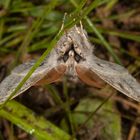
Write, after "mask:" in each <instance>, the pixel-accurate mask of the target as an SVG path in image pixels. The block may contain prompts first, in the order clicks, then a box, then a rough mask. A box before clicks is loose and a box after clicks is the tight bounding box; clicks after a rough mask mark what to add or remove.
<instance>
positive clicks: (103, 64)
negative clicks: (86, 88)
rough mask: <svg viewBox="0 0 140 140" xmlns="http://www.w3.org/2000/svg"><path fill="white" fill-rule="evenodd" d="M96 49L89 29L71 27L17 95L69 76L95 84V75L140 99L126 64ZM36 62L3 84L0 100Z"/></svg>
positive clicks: (75, 79)
mask: <svg viewBox="0 0 140 140" xmlns="http://www.w3.org/2000/svg"><path fill="white" fill-rule="evenodd" d="M93 49H94V47H93V46H92V45H91V44H90V42H89V41H88V38H87V33H86V31H85V30H83V29H82V28H79V27H77V26H74V27H72V28H71V29H69V30H68V31H66V32H65V34H64V35H63V36H62V37H61V38H60V40H59V41H58V42H57V44H56V46H55V47H54V49H53V50H52V51H51V53H50V54H49V56H47V57H46V59H45V60H44V61H43V62H42V64H41V65H40V66H39V67H38V68H37V69H36V70H35V72H34V73H33V74H32V75H31V76H30V78H29V79H28V80H27V81H26V82H25V84H24V85H23V86H22V88H21V89H20V90H19V91H18V92H17V94H16V95H15V96H17V95H19V94H21V93H23V92H24V91H26V90H27V89H28V88H30V87H31V86H33V85H36V84H38V83H41V82H42V81H44V79H45V82H46V83H47V84H49V83H53V82H56V81H57V80H58V79H60V78H62V77H63V76H66V77H67V78H68V79H69V80H70V81H77V80H79V79H80V80H81V81H83V82H84V83H86V84H88V85H90V86H93V85H94V83H95V77H99V78H100V79H102V80H104V81H105V82H107V83H108V84H110V85H111V86H112V87H114V88H116V89H117V90H118V91H120V92H122V93H124V94H125V95H127V96H129V97H131V98H133V99H134V100H137V101H139V102H140V84H139V83H138V82H137V81H136V79H135V78H134V77H133V76H132V75H130V74H129V72H128V71H127V70H126V69H125V68H124V67H122V66H120V65H118V64H115V63H112V62H108V61H105V60H101V59H99V58H97V57H96V56H95V55H94V53H93ZM34 64H35V61H31V62H27V63H25V64H22V65H20V66H18V67H17V68H15V69H14V70H13V71H12V73H11V74H10V75H9V76H8V77H6V78H5V79H4V80H3V81H2V82H1V83H0V103H2V102H4V101H5V100H6V99H7V98H8V97H9V96H10V95H11V94H12V92H13V91H14V90H15V89H16V87H17V86H18V84H19V83H20V82H21V81H22V79H23V78H24V77H25V76H26V75H27V73H28V72H29V70H30V69H31V67H32V66H33V65H34ZM95 75H96V76H95ZM15 96H14V97H15Z"/></svg>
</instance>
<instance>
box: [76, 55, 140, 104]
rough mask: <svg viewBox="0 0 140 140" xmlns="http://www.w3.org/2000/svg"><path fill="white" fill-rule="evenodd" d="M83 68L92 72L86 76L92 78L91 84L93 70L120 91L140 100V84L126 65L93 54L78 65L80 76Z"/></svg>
mask: <svg viewBox="0 0 140 140" xmlns="http://www.w3.org/2000/svg"><path fill="white" fill-rule="evenodd" d="M82 69H86V73H87V72H90V74H89V76H88V77H86V78H87V79H88V80H89V79H90V82H91V83H90V84H92V78H91V77H92V72H93V73H95V74H97V75H98V76H99V77H100V78H101V79H103V80H104V81H106V82H107V83H108V84H110V85H111V86H113V87H114V88H116V89H117V90H118V91H120V92H122V93H124V94H125V95H127V96H129V97H131V98H133V99H134V100H137V101H140V84H139V83H138V82H137V81H136V79H135V78H133V77H132V76H131V75H130V74H129V73H128V71H127V70H126V69H125V68H124V67H122V66H120V65H118V64H114V63H111V62H108V61H104V60H101V59H99V58H97V57H95V56H93V57H92V59H89V60H87V61H86V62H84V63H81V64H79V65H77V66H76V71H77V74H78V76H79V78H80V77H81V76H82V75H83V74H81V73H80V71H81V70H82Z"/></svg>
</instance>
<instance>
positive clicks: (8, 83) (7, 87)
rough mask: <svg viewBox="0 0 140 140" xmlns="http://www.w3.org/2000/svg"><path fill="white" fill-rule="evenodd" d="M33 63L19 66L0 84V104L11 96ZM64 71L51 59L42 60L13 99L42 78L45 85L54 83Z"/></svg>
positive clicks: (63, 67) (63, 66)
mask: <svg viewBox="0 0 140 140" xmlns="http://www.w3.org/2000/svg"><path fill="white" fill-rule="evenodd" d="M34 63H35V61H31V62H28V63H25V64H21V65H19V66H18V67H16V68H15V69H14V70H13V71H12V73H11V74H10V75H9V76H7V77H6V78H5V79H4V80H3V81H2V82H1V83H0V103H2V102H4V101H5V100H6V99H7V98H8V97H9V96H10V95H11V93H12V92H13V91H14V90H15V88H16V87H17V85H18V84H19V83H20V82H21V81H22V79H23V78H24V77H25V76H26V74H27V73H28V72H29V70H30V69H31V67H32V66H33V65H34ZM65 70H66V67H65V65H64V64H57V63H56V62H55V61H54V62H53V58H52V61H51V60H50V59H47V60H44V62H43V63H42V64H41V65H40V66H39V67H38V68H37V69H36V70H35V72H34V73H33V74H32V75H31V76H30V78H29V79H28V80H27V81H26V82H25V84H24V85H23V86H22V88H21V89H20V90H19V91H18V92H17V94H16V95H15V97H16V96H17V95H19V94H21V93H23V92H24V91H26V90H27V89H28V88H30V87H31V86H33V85H35V84H36V83H37V82H39V81H41V80H42V79H43V78H44V77H45V78H46V82H47V83H52V82H54V81H56V80H57V79H59V78H60V77H61V76H62V75H63V74H64V72H65Z"/></svg>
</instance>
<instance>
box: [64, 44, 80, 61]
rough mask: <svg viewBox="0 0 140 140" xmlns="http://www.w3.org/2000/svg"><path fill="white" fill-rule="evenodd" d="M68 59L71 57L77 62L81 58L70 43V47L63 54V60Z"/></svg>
mask: <svg viewBox="0 0 140 140" xmlns="http://www.w3.org/2000/svg"><path fill="white" fill-rule="evenodd" d="M69 59H73V60H74V61H76V62H77V63H79V62H80V61H81V60H82V59H83V58H82V57H81V56H80V54H78V53H77V52H76V51H75V48H74V47H73V45H71V47H70V49H69V50H67V51H66V52H65V54H64V55H63V61H64V62H67V61H68V60H69Z"/></svg>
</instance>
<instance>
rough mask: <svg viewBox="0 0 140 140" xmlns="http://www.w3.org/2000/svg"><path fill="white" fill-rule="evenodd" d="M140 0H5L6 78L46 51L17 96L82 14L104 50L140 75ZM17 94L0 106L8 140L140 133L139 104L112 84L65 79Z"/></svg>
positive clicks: (0, 37) (100, 52)
mask: <svg viewBox="0 0 140 140" xmlns="http://www.w3.org/2000/svg"><path fill="white" fill-rule="evenodd" d="M139 7H140V1H139V0H122V1H119V0H94V1H93V0H81V1H80V0H69V1H68V0H53V1H51V0H42V1H40V0H30V1H28V0H0V81H2V80H3V79H4V77H6V76H7V75H8V74H9V73H10V72H11V70H12V69H13V68H14V67H15V66H17V65H19V64H21V63H24V62H26V61H28V60H31V59H36V58H39V59H38V61H37V63H35V65H34V66H33V67H32V68H31V70H30V71H29V73H28V74H27V75H26V76H25V77H24V79H23V80H22V82H20V83H19V85H18V86H17V88H16V90H15V91H14V92H13V94H12V96H14V95H15V94H16V92H17V91H18V90H19V89H20V88H21V87H22V86H23V84H24V83H25V82H26V80H27V79H28V78H29V77H30V76H31V74H32V73H33V72H34V71H35V69H36V68H37V67H38V66H39V65H40V63H41V62H42V61H43V60H44V59H45V57H46V56H47V55H48V54H49V52H50V51H51V50H52V49H53V47H54V46H55V44H56V42H57V41H58V40H59V38H60V37H61V36H62V35H63V33H64V32H65V31H66V30H67V29H69V28H71V27H72V26H74V25H75V24H77V25H79V23H80V22H82V24H83V27H84V29H85V30H86V31H87V33H88V36H89V40H90V41H91V43H92V44H94V45H95V54H96V55H97V56H98V57H100V58H102V59H105V60H108V61H113V62H115V63H118V64H121V65H124V66H125V67H126V68H127V69H128V70H129V71H130V73H131V74H132V75H133V76H134V77H135V78H136V79H137V80H138V81H140V48H139V47H140V45H139V44H140V10H139ZM62 25H64V27H63V28H62V30H60V28H61V26H62ZM97 86H98V82H97V85H95V87H97ZM115 93H117V94H115ZM12 96H11V97H12ZM11 97H10V98H11ZM10 98H9V99H10ZM9 99H8V100H7V102H6V103H5V104H4V105H2V106H1V109H0V140H5V139H6V140H27V139H28V140H33V139H36V140H62V139H63V140H76V139H77V140H94V139H97V140H98V139H99V140H100V139H101V140H121V139H122V140H137V139H140V134H139V133H138V132H139V131H140V128H139V123H140V121H139V104H138V103H137V102H135V101H133V100H131V99H130V98H127V97H126V96H124V95H122V94H121V93H119V92H118V91H116V90H115V89H113V88H111V87H110V86H109V85H107V84H106V85H103V86H101V87H100V88H94V87H89V86H87V85H84V84H83V83H81V84H74V83H73V84H70V83H69V82H67V79H63V81H61V82H57V83H55V84H52V85H42V86H40V87H32V88H30V89H29V90H27V91H26V92H24V93H23V94H22V95H20V96H18V97H17V98H16V99H15V100H11V101H9Z"/></svg>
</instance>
